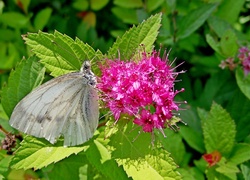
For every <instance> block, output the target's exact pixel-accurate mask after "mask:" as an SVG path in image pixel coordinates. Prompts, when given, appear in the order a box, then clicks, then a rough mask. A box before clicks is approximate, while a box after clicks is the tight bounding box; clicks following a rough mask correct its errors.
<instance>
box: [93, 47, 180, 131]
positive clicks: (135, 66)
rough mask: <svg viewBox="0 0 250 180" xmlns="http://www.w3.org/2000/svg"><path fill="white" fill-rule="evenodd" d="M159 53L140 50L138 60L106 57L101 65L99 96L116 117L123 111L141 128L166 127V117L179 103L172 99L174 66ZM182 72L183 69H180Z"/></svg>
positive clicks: (173, 94)
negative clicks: (140, 54) (107, 58)
mask: <svg viewBox="0 0 250 180" xmlns="http://www.w3.org/2000/svg"><path fill="white" fill-rule="evenodd" d="M168 62H169V61H168V56H167V57H166V58H165V59H161V58H160V57H159V53H158V52H156V51H153V52H152V54H151V55H150V56H147V54H146V53H142V57H141V59H140V60H139V61H138V62H134V61H132V60H131V61H126V62H125V61H121V60H107V61H106V64H105V65H102V66H101V72H102V76H101V78H100V81H99V83H98V85H97V87H98V88H99V89H100V91H101V92H102V100H103V101H104V102H105V104H106V106H107V107H108V108H109V109H110V110H111V112H112V113H113V114H114V118H115V120H116V121H118V120H119V118H120V115H121V114H122V113H124V114H128V115H130V116H133V117H134V120H133V122H134V123H135V124H137V125H139V126H142V129H143V131H144V132H152V131H153V129H160V130H161V129H163V128H166V127H165V125H166V124H167V123H166V121H168V120H170V119H171V118H172V117H173V114H174V112H173V111H178V110H179V106H178V105H177V104H176V103H175V102H174V97H175V95H176V94H177V93H179V92H182V91H184V89H181V90H180V91H175V90H174V83H175V78H176V76H177V75H178V74H179V73H180V72H179V73H178V72H174V68H171V66H170V65H169V64H168ZM182 72H183V71H182Z"/></svg>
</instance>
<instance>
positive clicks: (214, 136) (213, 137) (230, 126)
mask: <svg viewBox="0 0 250 180" xmlns="http://www.w3.org/2000/svg"><path fill="white" fill-rule="evenodd" d="M201 118H202V117H201ZM202 121H203V123H202V128H203V134H204V142H205V147H206V150H207V153H211V152H213V151H215V150H217V151H219V152H220V153H221V154H222V156H228V155H229V154H230V153H231V150H232V148H233V145H234V141H235V135H236V127H235V123H234V121H233V120H232V119H231V117H230V115H229V114H228V113H227V112H226V110H224V109H223V108H222V107H221V106H220V105H218V104H216V103H213V104H212V107H211V110H210V112H209V114H208V116H207V118H205V119H203V118H202Z"/></svg>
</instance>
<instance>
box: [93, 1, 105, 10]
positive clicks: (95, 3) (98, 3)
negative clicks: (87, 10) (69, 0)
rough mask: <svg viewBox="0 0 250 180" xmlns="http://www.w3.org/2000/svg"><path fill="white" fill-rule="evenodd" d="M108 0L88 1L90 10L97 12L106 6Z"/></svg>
mask: <svg viewBox="0 0 250 180" xmlns="http://www.w3.org/2000/svg"><path fill="white" fill-rule="evenodd" d="M108 2H109V0H90V7H91V9H93V10H95V11H98V10H100V9H102V8H104V6H106V5H107V4H108Z"/></svg>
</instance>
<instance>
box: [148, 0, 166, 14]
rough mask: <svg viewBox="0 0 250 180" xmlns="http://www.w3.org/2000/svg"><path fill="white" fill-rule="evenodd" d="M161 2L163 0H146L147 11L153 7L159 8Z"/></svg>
mask: <svg viewBox="0 0 250 180" xmlns="http://www.w3.org/2000/svg"><path fill="white" fill-rule="evenodd" d="M162 3H164V0H147V1H146V7H147V10H148V12H152V11H154V10H155V9H157V8H159V7H160V6H161V5H162Z"/></svg>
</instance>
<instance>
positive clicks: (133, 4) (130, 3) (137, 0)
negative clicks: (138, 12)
mask: <svg viewBox="0 0 250 180" xmlns="http://www.w3.org/2000/svg"><path fill="white" fill-rule="evenodd" d="M114 4H115V5H117V6H120V7H124V8H140V7H142V6H143V3H142V0H126V1H124V0H115V1H114Z"/></svg>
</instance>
